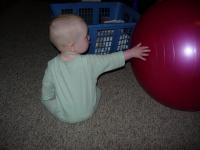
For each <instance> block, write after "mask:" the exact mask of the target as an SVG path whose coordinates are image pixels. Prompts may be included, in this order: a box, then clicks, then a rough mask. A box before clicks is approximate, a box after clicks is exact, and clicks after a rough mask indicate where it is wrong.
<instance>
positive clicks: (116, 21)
mask: <svg viewBox="0 0 200 150" xmlns="http://www.w3.org/2000/svg"><path fill="white" fill-rule="evenodd" d="M103 23H125V21H124V20H107V21H104V22H103Z"/></svg>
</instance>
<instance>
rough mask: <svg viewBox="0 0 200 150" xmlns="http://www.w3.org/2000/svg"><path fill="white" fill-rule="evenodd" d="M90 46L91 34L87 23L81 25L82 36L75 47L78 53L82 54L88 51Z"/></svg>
mask: <svg viewBox="0 0 200 150" xmlns="http://www.w3.org/2000/svg"><path fill="white" fill-rule="evenodd" d="M88 47H89V35H88V28H87V25H86V24H83V25H82V26H81V34H80V37H79V38H78V39H77V41H76V42H75V44H74V48H75V51H76V53H79V54H82V53H84V52H86V51H87V49H88Z"/></svg>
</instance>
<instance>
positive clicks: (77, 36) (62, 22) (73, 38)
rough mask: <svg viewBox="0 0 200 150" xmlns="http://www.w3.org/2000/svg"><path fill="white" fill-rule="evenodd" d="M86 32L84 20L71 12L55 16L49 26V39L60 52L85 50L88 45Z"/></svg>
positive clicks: (81, 51)
mask: <svg viewBox="0 0 200 150" xmlns="http://www.w3.org/2000/svg"><path fill="white" fill-rule="evenodd" d="M87 32H88V29H87V25H86V23H85V21H84V20H83V19H82V18H81V17H79V16H76V15H72V14H68V15H61V16H58V17H56V18H55V19H53V21H52V22H51V24H50V26H49V38H50V41H51V42H52V43H53V44H54V46H55V47H56V48H57V49H58V50H59V51H60V52H61V53H62V52H66V51H70V52H74V53H83V52H85V51H86V50H87V48H88V45H89V42H88V35H87V34H88V33H87Z"/></svg>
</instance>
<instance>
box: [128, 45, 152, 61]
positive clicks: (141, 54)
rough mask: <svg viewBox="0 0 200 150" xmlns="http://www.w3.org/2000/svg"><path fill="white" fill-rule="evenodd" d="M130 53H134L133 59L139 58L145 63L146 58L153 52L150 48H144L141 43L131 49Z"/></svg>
mask: <svg viewBox="0 0 200 150" xmlns="http://www.w3.org/2000/svg"><path fill="white" fill-rule="evenodd" d="M130 51H132V57H134V58H139V59H141V60H143V61H146V57H147V56H149V53H150V52H151V50H150V49H149V47H148V46H142V44H141V43H139V44H137V45H136V46H135V47H133V48H131V49H130Z"/></svg>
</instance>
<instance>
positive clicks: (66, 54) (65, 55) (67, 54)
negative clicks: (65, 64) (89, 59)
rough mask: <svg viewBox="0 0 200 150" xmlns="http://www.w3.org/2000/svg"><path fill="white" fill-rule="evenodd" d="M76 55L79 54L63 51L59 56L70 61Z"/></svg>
mask: <svg viewBox="0 0 200 150" xmlns="http://www.w3.org/2000/svg"><path fill="white" fill-rule="evenodd" d="M77 55H79V54H77V53H75V52H72V51H65V52H62V53H61V54H60V57H61V59H62V60H64V61H71V60H73V59H74V58H75V57H76V56H77Z"/></svg>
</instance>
